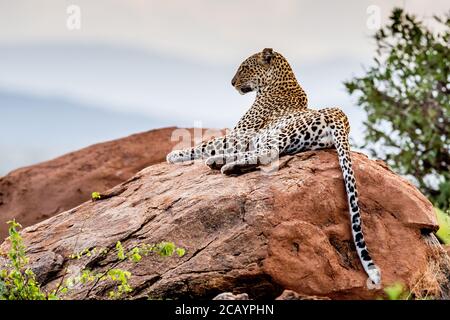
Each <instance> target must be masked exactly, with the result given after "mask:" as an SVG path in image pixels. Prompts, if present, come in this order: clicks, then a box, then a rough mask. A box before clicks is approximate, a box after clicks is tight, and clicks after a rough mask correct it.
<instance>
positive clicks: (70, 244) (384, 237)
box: [0, 150, 437, 299]
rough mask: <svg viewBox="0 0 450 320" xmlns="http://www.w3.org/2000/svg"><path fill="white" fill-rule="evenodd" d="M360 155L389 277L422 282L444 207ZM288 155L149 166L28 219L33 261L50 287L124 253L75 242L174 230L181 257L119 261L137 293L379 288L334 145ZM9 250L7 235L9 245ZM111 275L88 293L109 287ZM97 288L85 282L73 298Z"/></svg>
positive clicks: (168, 236) (370, 222) (320, 292)
mask: <svg viewBox="0 0 450 320" xmlns="http://www.w3.org/2000/svg"><path fill="white" fill-rule="evenodd" d="M352 157H353V161H354V170H355V175H356V178H357V184H358V187H359V195H360V205H361V211H362V221H363V228H364V231H365V237H366V240H367V241H366V242H367V245H368V247H369V249H370V250H371V254H372V257H373V259H374V261H375V262H376V263H377V265H378V266H379V267H380V269H381V272H382V283H383V285H389V284H392V283H395V282H402V283H404V284H405V285H406V286H407V287H411V286H413V285H414V284H415V283H417V280H418V279H419V278H420V277H421V275H422V274H423V273H425V272H426V271H427V270H428V268H429V265H428V264H429V261H428V258H427V257H428V256H429V255H428V254H429V251H430V248H429V246H428V245H427V244H426V243H425V242H424V240H423V237H422V236H421V232H425V233H426V232H431V231H432V230H436V229H437V222H436V217H435V214H434V211H433V206H432V205H431V203H430V202H429V201H428V200H427V199H426V198H425V196H423V195H422V194H421V193H420V192H419V191H418V190H417V189H416V188H415V187H414V186H412V185H411V184H410V183H408V182H407V181H406V180H405V179H403V178H401V177H399V176H398V175H396V174H394V173H393V172H392V171H390V170H389V169H388V167H387V166H386V165H385V164H383V163H380V162H377V161H372V160H369V159H368V158H367V157H366V156H364V155H362V154H359V153H352ZM281 164H282V165H281V168H280V170H278V171H275V172H273V173H272V174H263V173H262V172H259V171H255V172H250V173H247V174H244V175H240V176H232V177H226V176H223V175H221V174H220V173H219V172H217V171H211V170H210V169H209V168H208V167H206V166H205V165H204V164H203V163H202V162H199V163H195V164H191V165H168V164H157V165H153V166H150V167H148V168H146V169H144V170H142V171H141V172H139V173H138V174H137V175H135V176H134V177H133V178H131V179H130V180H128V181H127V182H124V183H122V184H120V185H118V186H117V187H115V188H113V189H112V190H110V191H109V193H112V194H115V196H113V197H111V198H109V199H106V200H102V201H97V202H87V203H84V204H82V205H81V206H79V207H76V208H74V209H72V210H69V211H66V212H63V213H61V214H58V215H56V216H54V217H52V218H50V219H48V220H45V221H43V222H41V223H39V224H36V225H34V226H31V227H28V228H26V229H25V230H23V232H22V234H23V237H24V240H25V243H26V245H27V246H28V248H29V253H30V257H31V260H32V261H37V260H39V263H37V262H33V263H32V267H33V268H34V269H35V270H37V273H38V276H39V278H40V279H45V282H44V283H43V285H44V288H46V289H51V288H54V287H55V286H56V285H57V283H58V282H59V281H60V277H61V276H62V274H63V271H62V270H61V268H62V266H63V265H64V267H69V269H71V270H80V269H82V268H84V267H86V265H88V266H89V268H91V269H92V270H94V271H96V272H99V271H102V270H105V269H106V268H108V267H110V266H111V265H112V263H113V262H114V261H116V259H115V256H114V255H113V254H110V255H109V256H108V257H106V258H105V259H103V260H102V259H98V258H95V257H84V258H82V259H80V260H70V259H68V258H67V257H68V256H69V255H70V254H72V253H74V252H78V251H81V250H83V249H85V248H93V247H108V248H111V247H113V246H114V245H115V243H116V242H117V241H119V240H120V241H121V242H122V244H123V245H124V246H125V247H128V248H131V247H133V246H135V245H137V244H139V243H157V242H160V241H173V242H175V243H176V244H177V245H178V246H181V247H184V248H185V249H186V255H185V256H183V257H182V258H178V257H171V258H161V257H157V256H149V257H145V258H143V260H142V261H141V262H139V263H137V264H134V263H132V262H123V263H121V264H120V265H119V267H120V268H122V269H127V270H129V271H130V272H131V273H132V274H133V276H132V278H131V280H130V283H131V285H132V286H133V287H134V288H135V290H134V291H133V292H132V293H131V297H132V298H139V297H148V296H150V297H152V298H158V297H162V298H183V297H190V298H205V299H211V298H213V297H215V296H217V295H218V294H219V293H221V292H233V293H247V294H248V296H249V298H250V299H259V298H271V299H274V298H276V297H278V296H280V295H281V293H282V292H283V291H284V290H292V291H295V292H296V293H298V294H299V295H302V296H317V297H329V298H332V299H374V298H377V297H380V296H381V295H382V291H381V290H368V289H367V287H366V279H367V276H366V274H365V273H364V271H363V269H362V267H361V265H360V262H359V260H358V257H357V255H356V252H355V248H354V245H353V243H352V240H351V234H350V221H349V215H348V207H347V201H346V195H345V190H344V184H343V180H342V174H341V171H340V168H339V164H338V161H337V155H336V153H335V151H333V150H324V151H312V152H305V153H302V154H298V155H295V156H286V157H283V158H281ZM7 249H8V242H4V243H3V244H2V245H1V246H0V252H6V250H7ZM61 257H62V259H61ZM38 258H39V259H38ZM46 259H47V260H46ZM45 261H47V263H45ZM35 266H38V268H35ZM47 270H52V272H51V273H50V272H49V271H47ZM105 286H107V283H103V282H102V283H101V284H99V285H98V286H97V287H96V288H94V289H93V290H91V292H90V294H89V295H88V297H89V298H96V299H101V298H105V296H106V295H107V291H108V290H107V287H105ZM86 293H87V290H86V289H83V288H78V287H76V288H75V289H74V290H72V291H70V293H69V295H68V296H67V298H77V299H81V298H85V297H86Z"/></svg>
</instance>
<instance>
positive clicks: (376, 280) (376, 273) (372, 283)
mask: <svg viewBox="0 0 450 320" xmlns="http://www.w3.org/2000/svg"><path fill="white" fill-rule="evenodd" d="M367 275H368V276H369V278H368V279H367V287H368V289H381V271H380V268H378V267H377V266H376V265H373V266H370V267H368V270H367Z"/></svg>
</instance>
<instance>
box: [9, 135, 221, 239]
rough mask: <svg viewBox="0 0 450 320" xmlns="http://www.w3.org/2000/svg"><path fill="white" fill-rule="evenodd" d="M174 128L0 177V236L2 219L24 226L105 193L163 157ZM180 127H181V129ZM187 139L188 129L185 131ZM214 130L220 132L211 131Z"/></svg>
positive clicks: (170, 143)
mask: <svg viewBox="0 0 450 320" xmlns="http://www.w3.org/2000/svg"><path fill="white" fill-rule="evenodd" d="M176 129H177V128H176V127H170V128H164V129H158V130H151V131H148V132H144V133H139V134H135V135H132V136H129V137H127V138H123V139H119V140H114V141H110V142H105V143H100V144H96V145H93V146H90V147H88V148H85V149H82V150H79V151H76V152H72V153H69V154H67V155H64V156H62V157H59V158H57V159H54V160H51V161H47V162H44V163H41V164H38V165H33V166H30V167H26V168H22V169H18V170H15V171H13V172H11V173H10V174H8V175H7V176H5V177H1V178H0V239H2V240H3V238H4V237H5V236H6V235H7V225H6V221H8V220H11V219H12V218H15V219H16V220H17V221H20V223H21V224H22V225H24V226H29V225H32V224H35V223H37V222H39V221H42V220H44V219H46V218H49V217H51V216H54V215H55V214H58V213H60V212H63V211H66V210H68V209H71V208H73V207H76V206H78V205H79V204H81V203H83V202H84V201H87V200H89V199H90V197H91V193H92V192H94V191H98V192H102V191H106V190H108V189H110V188H112V187H114V186H116V185H117V184H119V183H121V182H123V181H125V180H127V179H129V178H130V177H132V176H133V175H135V174H136V173H137V172H138V171H140V170H142V169H143V168H145V167H147V166H149V165H152V164H155V163H159V162H161V161H164V160H165V158H166V155H167V153H169V152H170V151H171V150H172V148H173V147H174V145H175V144H177V143H179V141H178V139H179V136H178V135H175V136H174V139H176V140H175V141H172V139H171V136H172V133H173V132H174V130H176ZM181 130H183V129H181ZM185 130H186V133H187V138H188V142H190V141H191V139H192V138H194V134H193V129H185ZM216 132H217V133H218V134H220V131H218V130H216Z"/></svg>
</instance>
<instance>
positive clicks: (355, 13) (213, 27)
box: [0, 0, 450, 64]
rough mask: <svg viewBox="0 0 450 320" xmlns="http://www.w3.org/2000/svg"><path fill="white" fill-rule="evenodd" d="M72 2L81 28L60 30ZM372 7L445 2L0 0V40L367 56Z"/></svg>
mask: <svg viewBox="0 0 450 320" xmlns="http://www.w3.org/2000/svg"><path fill="white" fill-rule="evenodd" d="M71 4H74V5H78V6H79V7H80V9H81V19H82V20H81V22H82V23H81V30H77V31H69V30H68V29H67V28H66V19H67V16H68V14H67V13H66V9H67V7H68V6H69V5H71ZM371 5H376V6H378V7H379V8H380V12H381V17H382V23H383V22H385V21H386V17H387V16H388V14H389V12H390V10H391V9H392V8H393V7H394V6H400V7H403V8H405V9H406V10H408V11H409V12H413V13H415V14H417V15H418V17H421V18H423V17H430V16H431V15H432V14H435V13H442V12H445V11H446V10H449V8H450V4H449V1H448V0H432V1H429V0H345V1H329V0H303V1H299V0H281V1H265V0H246V1H242V0H227V1H219V0H209V1H206V0H189V1H186V0H160V1H145V0H70V1H67V0H66V1H64V0H14V1H11V0H1V1H0V43H3V44H7V43H14V44H18V43H27V44H29V43H32V42H35V43H36V42H38V43H39V42H43V41H45V42H55V41H56V42H59V41H68V42H78V41H79V42H108V43H113V44H119V45H131V46H136V47H141V48H146V49H149V50H152V51H159V52H161V53H164V54H170V55H175V56H182V57H186V58H187V59H190V60H197V61H200V62H202V63H206V62H209V63H226V64H229V63H235V62H236V61H237V60H239V59H242V57H243V56H246V55H248V54H249V53H251V52H254V51H255V50H256V49H257V48H264V47H274V48H277V50H279V51H280V52H285V53H286V54H287V55H288V56H290V57H291V59H293V60H297V61H317V60H320V59H323V58H325V57H328V56H330V55H333V56H352V57H365V56H367V55H369V54H370V53H371V50H372V48H371V46H370V45H368V41H367V40H368V36H369V35H370V34H372V33H373V30H369V29H368V28H367V26H366V22H367V19H368V17H369V13H367V8H368V7H369V6H371Z"/></svg>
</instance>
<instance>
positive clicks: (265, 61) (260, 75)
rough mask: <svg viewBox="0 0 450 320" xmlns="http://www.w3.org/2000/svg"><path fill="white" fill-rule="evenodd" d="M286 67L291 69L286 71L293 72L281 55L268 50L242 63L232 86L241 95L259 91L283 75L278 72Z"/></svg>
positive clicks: (232, 81)
mask: <svg viewBox="0 0 450 320" xmlns="http://www.w3.org/2000/svg"><path fill="white" fill-rule="evenodd" d="M286 66H287V68H288V69H289V70H286V71H290V72H292V71H291V69H290V67H289V64H288V63H287V61H286V60H285V59H284V57H283V56H282V55H281V54H279V53H277V52H275V51H273V50H272V49H270V48H266V49H264V50H263V51H261V52H258V53H255V54H254V55H252V56H250V57H248V58H247V59H245V61H244V62H242V63H241V65H240V66H239V68H238V70H237V72H236V74H235V75H234V77H233V79H232V80H231V85H232V86H233V87H235V88H236V90H238V91H239V92H240V93H241V94H245V93H247V92H251V91H258V90H260V89H262V88H263V87H265V86H267V85H269V84H270V83H272V82H273V81H274V80H276V79H275V78H276V77H280V75H281V73H280V72H278V71H279V70H280V68H282V67H283V68H284V67H286Z"/></svg>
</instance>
